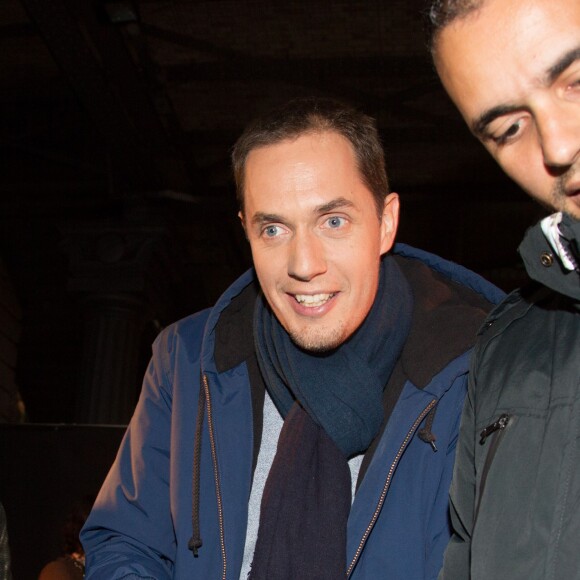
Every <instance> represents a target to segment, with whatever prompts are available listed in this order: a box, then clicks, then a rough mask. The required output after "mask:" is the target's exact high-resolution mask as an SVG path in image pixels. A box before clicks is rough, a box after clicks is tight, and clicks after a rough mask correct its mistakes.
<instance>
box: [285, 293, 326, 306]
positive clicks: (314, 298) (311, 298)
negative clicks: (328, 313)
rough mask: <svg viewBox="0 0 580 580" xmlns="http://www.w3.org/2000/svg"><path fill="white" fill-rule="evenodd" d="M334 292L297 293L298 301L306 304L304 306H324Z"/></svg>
mask: <svg viewBox="0 0 580 580" xmlns="http://www.w3.org/2000/svg"><path fill="white" fill-rule="evenodd" d="M333 296H334V294H296V295H295V296H294V297H295V298H296V302H298V303H300V304H304V306H311V307H314V306H322V305H323V304H324V303H325V302H328V300H330V299H331V298H332V297H333Z"/></svg>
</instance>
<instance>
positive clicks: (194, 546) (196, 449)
mask: <svg viewBox="0 0 580 580" xmlns="http://www.w3.org/2000/svg"><path fill="white" fill-rule="evenodd" d="M204 415H205V389H204V387H203V377H202V378H201V379H200V389H199V397H198V399H197V423H196V426H195V440H194V444H193V489H192V509H191V526H192V530H193V535H192V536H191V538H190V540H189V542H188V543H187V547H188V548H189V549H190V550H191V551H192V552H193V557H194V558H197V557H198V550H199V548H201V547H202V545H203V542H202V539H201V530H200V529H199V483H200V473H199V472H200V467H201V433H202V428H203V419H204Z"/></svg>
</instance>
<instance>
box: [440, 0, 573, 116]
mask: <svg viewBox="0 0 580 580" xmlns="http://www.w3.org/2000/svg"><path fill="white" fill-rule="evenodd" d="M579 44H580V0H486V1H485V2H484V3H483V5H482V6H481V7H480V8H479V9H478V10H476V11H474V12H472V13H470V14H469V15H467V16H466V17H464V18H461V19H457V20H455V21H453V22H452V23H450V24H449V25H448V26H446V27H445V28H444V29H443V30H442V31H441V32H440V34H439V36H438V41H437V50H436V52H435V54H434V58H435V65H436V67H437V71H438V73H439V75H440V77H441V80H442V82H443V85H444V86H445V88H446V90H447V91H448V93H449V95H450V96H451V98H452V99H453V100H454V101H455V103H456V105H457V106H458V108H459V110H460V111H461V113H462V114H463V116H464V117H465V118H466V120H467V121H468V122H469V121H470V120H471V119H472V117H473V116H474V115H477V114H478V112H480V110H481V109H485V108H489V107H494V106H498V105H504V104H508V103H509V104H514V103H515V104H517V102H518V100H520V99H524V98H526V96H527V95H528V94H529V93H530V91H531V90H533V89H534V87H537V86H539V85H541V84H542V83H546V82H547V79H548V78H549V73H550V70H551V69H553V67H554V66H555V65H556V64H557V63H558V61H559V60H560V59H561V58H562V57H563V55H565V54H566V53H568V52H569V51H570V50H573V49H574V48H575V47H577V46H578V45H579Z"/></svg>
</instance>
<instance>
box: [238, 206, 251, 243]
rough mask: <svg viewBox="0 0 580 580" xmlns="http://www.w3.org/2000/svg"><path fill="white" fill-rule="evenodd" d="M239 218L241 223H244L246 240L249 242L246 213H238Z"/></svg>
mask: <svg viewBox="0 0 580 580" xmlns="http://www.w3.org/2000/svg"><path fill="white" fill-rule="evenodd" d="M238 217H239V218H240V221H241V222H242V228H244V234H246V240H249V238H248V230H247V228H246V219H245V218H244V212H243V211H242V210H240V211H239V212H238Z"/></svg>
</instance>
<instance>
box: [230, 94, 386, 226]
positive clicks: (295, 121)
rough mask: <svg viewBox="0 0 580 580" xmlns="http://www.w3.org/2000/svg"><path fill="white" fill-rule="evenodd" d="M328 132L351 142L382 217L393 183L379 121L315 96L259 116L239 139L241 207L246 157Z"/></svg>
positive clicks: (235, 162)
mask: <svg viewBox="0 0 580 580" xmlns="http://www.w3.org/2000/svg"><path fill="white" fill-rule="evenodd" d="M324 132H335V133H338V134H339V135H341V136H342V137H344V138H345V139H347V140H348V141H349V142H350V144H351V145H352V148H353V151H354V155H355V158H356V163H357V167H358V170H359V172H360V175H361V178H362V180H363V182H364V184H365V185H366V186H367V187H368V189H369V190H370V192H371V193H372V194H373V197H374V199H375V204H376V206H377V211H378V214H379V216H381V215H382V212H383V204H384V200H385V197H386V195H387V194H388V193H389V183H388V180H387V172H386V169H385V155H384V152H383V147H382V145H381V141H380V138H379V135H378V132H377V127H376V123H375V120H374V119H373V118H371V117H369V116H368V115H365V114H364V113H361V112H360V111H357V110H356V109H354V108H353V107H351V106H350V105H347V104H345V103H341V102H340V101H336V100H333V99H325V98H314V97H310V98H302V99H295V100H292V101H290V102H288V103H286V104H285V105H283V106H282V107H280V108H277V109H274V110H273V111H270V112H269V113H267V114H265V115H264V116H262V117H259V118H258V119H256V120H255V121H253V122H252V123H251V124H250V125H248V127H247V128H246V129H245V131H244V132H243V133H242V135H241V137H240V138H239V139H238V140H237V142H236V144H235V145H234V149H233V152H232V164H233V169H234V178H235V181H236V195H237V199H238V204H239V207H240V210H241V211H242V212H243V211H244V179H245V170H246V160H247V158H248V155H249V154H250V152H251V151H253V150H254V149H258V148H260V147H267V146H269V145H275V144H278V143H280V142H282V141H286V140H288V139H297V138H298V137H300V136H302V135H304V134H307V133H324Z"/></svg>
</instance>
